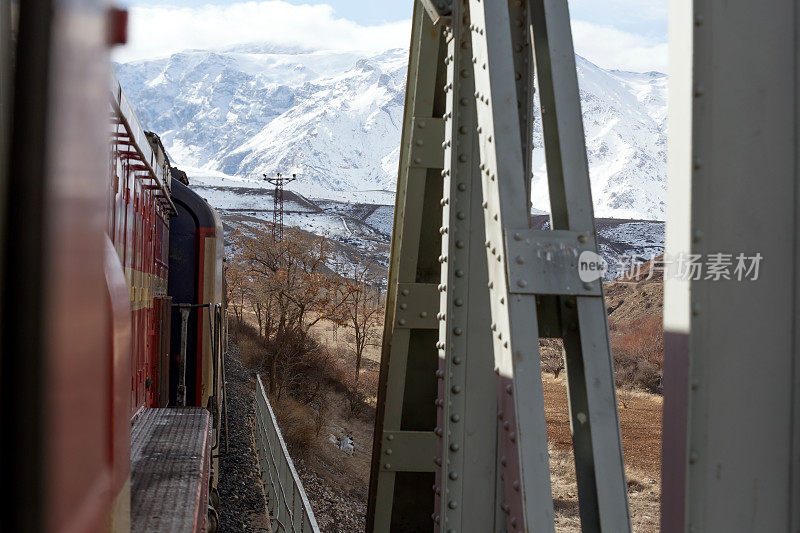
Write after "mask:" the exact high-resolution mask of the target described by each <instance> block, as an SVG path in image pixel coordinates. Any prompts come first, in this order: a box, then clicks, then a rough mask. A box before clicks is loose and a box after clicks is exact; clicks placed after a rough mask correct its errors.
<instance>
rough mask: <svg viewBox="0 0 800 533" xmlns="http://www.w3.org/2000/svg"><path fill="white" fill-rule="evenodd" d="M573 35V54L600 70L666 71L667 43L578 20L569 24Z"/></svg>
mask: <svg viewBox="0 0 800 533" xmlns="http://www.w3.org/2000/svg"><path fill="white" fill-rule="evenodd" d="M572 36H573V39H574V41H575V51H576V52H577V53H578V54H580V55H582V56H583V57H585V58H586V59H588V60H589V61H591V62H592V63H595V64H596V65H598V66H600V67H603V68H612V69H619V70H632V71H637V72H646V71H650V70H656V71H659V72H664V73H666V72H667V63H668V61H667V59H668V53H669V51H668V46H667V43H666V41H664V42H661V41H660V40H653V39H649V38H647V37H644V36H642V35H638V34H635V33H629V32H625V31H622V30H618V29H616V28H613V27H611V26H600V25H597V24H593V23H591V22H585V21H581V20H574V21H572Z"/></svg>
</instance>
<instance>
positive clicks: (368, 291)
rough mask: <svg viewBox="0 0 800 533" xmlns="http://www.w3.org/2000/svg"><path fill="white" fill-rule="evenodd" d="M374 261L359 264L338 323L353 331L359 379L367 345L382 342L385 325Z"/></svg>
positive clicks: (346, 288)
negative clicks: (373, 266)
mask: <svg viewBox="0 0 800 533" xmlns="http://www.w3.org/2000/svg"><path fill="white" fill-rule="evenodd" d="M371 267H372V264H371V263H360V262H359V263H356V264H355V265H354V266H353V277H352V278H351V279H349V280H348V281H347V283H346V285H345V289H344V290H345V293H346V294H347V300H346V303H345V305H344V306H342V308H341V313H339V315H338V318H339V320H338V321H339V322H340V323H341V324H342V325H343V326H345V327H347V328H348V329H350V330H351V333H352V336H351V339H352V343H353V352H354V353H355V356H356V357H355V358H356V365H355V366H356V368H355V376H356V380H358V376H359V373H360V371H361V362H362V360H363V357H364V352H365V350H366V348H367V346H376V345H377V344H378V343H379V342H380V333H381V330H382V325H383V301H382V297H381V291H380V286H379V285H378V280H376V279H375V277H374V276H372V275H371Z"/></svg>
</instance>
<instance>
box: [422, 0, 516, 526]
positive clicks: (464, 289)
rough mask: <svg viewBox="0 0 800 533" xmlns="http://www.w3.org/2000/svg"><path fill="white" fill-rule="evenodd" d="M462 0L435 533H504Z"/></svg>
mask: <svg viewBox="0 0 800 533" xmlns="http://www.w3.org/2000/svg"><path fill="white" fill-rule="evenodd" d="M466 7H467V6H466V4H465V3H464V2H463V1H457V2H455V4H454V5H453V19H454V22H453V25H452V26H451V30H450V31H449V32H448V53H447V56H446V58H445V66H446V68H447V84H446V85H445V92H446V93H447V110H446V113H445V116H444V120H445V143H444V147H445V149H444V155H445V157H444V161H445V168H444V173H443V177H444V180H443V185H444V186H443V189H442V192H443V197H442V205H443V206H442V227H441V228H440V233H441V235H442V255H441V257H440V260H441V261H442V273H441V278H442V284H441V288H442V292H441V302H440V308H441V312H440V314H439V319H440V327H439V345H438V347H439V371H438V377H439V395H438V400H437V409H438V411H437V428H436V435H437V437H438V443H439V446H438V452H437V459H436V465H437V469H436V486H435V488H434V489H435V490H434V492H435V493H436V511H435V513H436V514H435V517H434V521H435V522H436V526H437V527H436V530H437V531H442V532H447V531H460V532H464V533H472V532H474V533H488V532H492V531H498V532H499V531H502V530H504V529H505V527H506V523H505V516H504V514H503V511H502V509H501V501H502V483H499V482H498V475H499V471H498V470H499V469H498V454H497V429H498V424H497V399H496V398H497V395H496V393H495V375H494V373H493V371H492V369H493V365H494V360H493V357H492V335H491V330H490V325H491V318H490V316H489V293H488V290H487V288H486V287H487V283H488V281H489V278H488V274H487V268H486V253H485V251H484V229H483V213H482V209H481V202H482V199H483V197H482V192H481V173H480V168H479V165H480V155H479V147H478V135H477V133H476V131H475V129H476V127H477V117H476V115H475V98H474V96H473V93H474V91H475V87H474V82H473V80H474V74H473V71H472V35H471V33H470V30H469V26H470V22H469V11H468V10H467V9H466Z"/></svg>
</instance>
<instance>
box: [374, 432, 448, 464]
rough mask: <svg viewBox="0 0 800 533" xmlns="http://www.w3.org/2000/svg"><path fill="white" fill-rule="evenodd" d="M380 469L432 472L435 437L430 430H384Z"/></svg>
mask: <svg viewBox="0 0 800 533" xmlns="http://www.w3.org/2000/svg"><path fill="white" fill-rule="evenodd" d="M381 450H382V451H383V458H382V462H381V469H382V470H385V471H394V472H433V468H434V467H433V456H434V455H435V454H436V438H435V437H434V434H433V433H431V432H430V431H384V432H383V443H382V445H381Z"/></svg>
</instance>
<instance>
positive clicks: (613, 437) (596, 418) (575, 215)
mask: <svg viewBox="0 0 800 533" xmlns="http://www.w3.org/2000/svg"><path fill="white" fill-rule="evenodd" d="M529 6H530V10H531V20H532V23H533V24H532V27H533V41H534V57H535V60H536V72H537V76H538V85H539V98H540V102H541V108H542V131H543V134H544V146H545V160H546V163H547V176H548V188H549V192H550V208H551V221H552V224H551V226H552V228H553V229H554V230H569V231H578V232H581V233H582V234H583V235H584V236H585V237H586V239H587V241H588V242H589V243H591V245H592V248H593V249H594V251H595V252H596V251H597V244H596V233H595V224H594V211H593V206H592V196H591V189H590V186H589V170H588V164H587V159H586V146H585V139H584V133H583V119H582V116H581V106H580V98H579V92H578V79H577V72H576V68H575V51H574V48H573V45H572V33H571V30H570V22H569V10H568V8H567V4H566V3H565V2H563V1H560V0H530V1H529ZM573 242H574V241H573ZM595 283H596V286H597V288H598V289H599V290H600V291H602V285H601V284H600V281H599V280H598V281H596V282H595ZM589 287H590V286H587V288H589ZM587 292H589V291H588V290H587ZM561 316H562V322H564V324H565V325H566V327H565V328H564V333H563V335H564V337H563V338H564V352H565V359H566V371H567V384H568V394H569V407H570V417H571V428H572V439H573V449H574V455H575V469H576V475H577V479H578V501H579V506H580V515H581V525H582V526H583V529H584V530H585V531H629V530H630V527H631V526H630V517H629V510H628V490H627V483H626V480H625V464H624V460H623V456H622V439H621V436H620V429H619V415H618V413H617V399H616V387H615V380H614V366H613V360H612V357H611V349H610V346H609V339H608V324H607V315H606V308H605V302H604V298H603V297H602V292H600V297H596V296H595V295H592V296H577V297H575V298H573V297H571V296H570V297H565V298H561Z"/></svg>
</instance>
